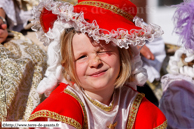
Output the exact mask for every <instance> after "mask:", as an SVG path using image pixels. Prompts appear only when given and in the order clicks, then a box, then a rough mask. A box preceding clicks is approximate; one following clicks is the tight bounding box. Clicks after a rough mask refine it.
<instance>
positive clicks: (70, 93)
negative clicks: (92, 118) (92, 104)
mask: <svg viewBox="0 0 194 129" xmlns="http://www.w3.org/2000/svg"><path fill="white" fill-rule="evenodd" d="M64 92H65V93H66V94H69V95H71V96H72V97H74V98H75V99H76V100H77V101H78V102H79V103H80V105H81V107H82V110H83V113H84V125H83V129H88V118H87V114H86V109H85V106H84V104H83V102H82V101H81V100H80V98H78V97H77V96H76V95H75V94H74V93H73V92H71V91H70V90H68V89H65V91H64Z"/></svg>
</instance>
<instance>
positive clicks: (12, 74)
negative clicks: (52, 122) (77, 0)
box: [0, 0, 47, 121]
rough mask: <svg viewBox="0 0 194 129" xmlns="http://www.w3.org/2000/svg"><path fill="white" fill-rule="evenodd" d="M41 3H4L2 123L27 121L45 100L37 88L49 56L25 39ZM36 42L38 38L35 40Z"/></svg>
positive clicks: (0, 3)
mask: <svg viewBox="0 0 194 129" xmlns="http://www.w3.org/2000/svg"><path fill="white" fill-rule="evenodd" d="M37 2H38V0H0V120H1V121H18V120H24V121H25V120H27V119H28V117H29V115H30V113H31V112H32V111H33V109H34V108H35V107H36V106H37V105H38V104H39V103H40V102H41V101H42V99H43V97H42V96H41V95H39V94H38V93H37V92H36V87H37V85H38V83H39V82H40V80H41V79H42V78H43V76H44V72H45V69H46V67H47V65H46V59H47V57H46V53H45V51H44V50H42V49H41V48H40V47H39V46H38V45H36V44H35V43H34V42H33V41H32V40H30V39H28V38H27V37H25V36H24V35H23V34H22V33H20V32H22V31H23V30H29V29H30V27H31V25H30V24H29V21H30V19H31V18H32V15H31V12H30V10H31V9H32V7H33V6H34V5H36V4H37ZM32 38H33V39H35V37H32Z"/></svg>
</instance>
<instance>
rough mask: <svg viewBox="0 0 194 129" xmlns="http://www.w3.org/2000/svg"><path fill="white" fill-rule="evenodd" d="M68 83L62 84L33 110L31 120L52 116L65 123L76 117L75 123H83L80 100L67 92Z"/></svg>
mask: <svg viewBox="0 0 194 129" xmlns="http://www.w3.org/2000/svg"><path fill="white" fill-rule="evenodd" d="M67 86H68V85H67V84H64V83H60V85H59V86H58V87H57V88H56V89H55V90H54V91H53V92H52V93H51V94H50V96H49V97H48V98H47V99H45V100H44V101H43V102H42V103H40V104H39V105H38V106H37V107H36V109H35V110H34V111H33V112H32V114H31V116H30V118H29V120H30V121H45V120H47V118H52V119H54V120H57V121H61V122H63V123H67V122H68V121H69V120H68V119H70V118H72V119H74V120H75V122H74V123H77V122H78V123H80V124H81V125H82V123H83V121H82V120H83V111H82V107H81V105H80V103H79V102H78V100H77V99H76V98H75V97H73V96H72V95H69V94H68V93H66V92H65V91H66V88H67Z"/></svg>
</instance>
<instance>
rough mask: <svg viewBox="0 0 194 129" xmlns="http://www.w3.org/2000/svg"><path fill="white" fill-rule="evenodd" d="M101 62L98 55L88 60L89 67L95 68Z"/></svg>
mask: <svg viewBox="0 0 194 129" xmlns="http://www.w3.org/2000/svg"><path fill="white" fill-rule="evenodd" d="M101 63H102V61H101V60H100V58H99V57H98V56H95V57H94V58H92V59H91V60H90V67H91V68H97V67H99V65H100V64H101Z"/></svg>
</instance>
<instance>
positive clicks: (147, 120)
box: [133, 97, 166, 129]
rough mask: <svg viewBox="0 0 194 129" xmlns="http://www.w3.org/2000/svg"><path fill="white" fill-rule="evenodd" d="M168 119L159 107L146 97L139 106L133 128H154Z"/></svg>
mask: <svg viewBox="0 0 194 129" xmlns="http://www.w3.org/2000/svg"><path fill="white" fill-rule="evenodd" d="M165 121H166V117H165V116H164V114H163V113H162V111H160V109H159V108H158V107H156V106H155V105H154V104H152V103H151V102H150V101H148V100H147V99H146V98H145V97H144V98H143V99H142V102H141V105H140V106H139V109H138V112H137V117H136V121H135V123H134V126H133V129H153V128H156V127H158V126H160V125H161V124H163V123H164V122H165Z"/></svg>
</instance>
